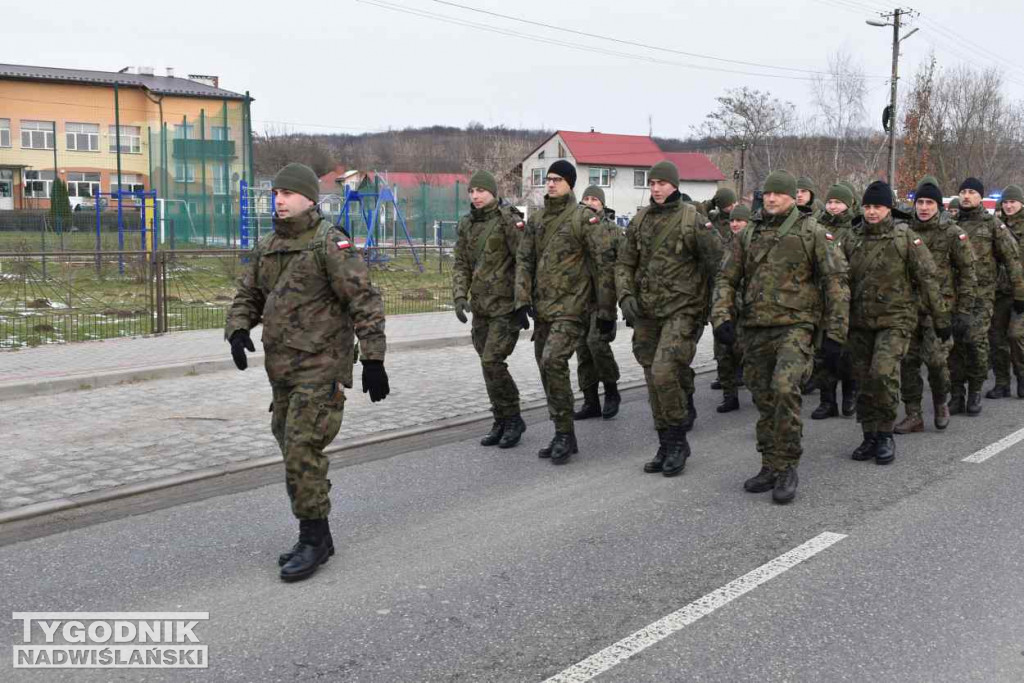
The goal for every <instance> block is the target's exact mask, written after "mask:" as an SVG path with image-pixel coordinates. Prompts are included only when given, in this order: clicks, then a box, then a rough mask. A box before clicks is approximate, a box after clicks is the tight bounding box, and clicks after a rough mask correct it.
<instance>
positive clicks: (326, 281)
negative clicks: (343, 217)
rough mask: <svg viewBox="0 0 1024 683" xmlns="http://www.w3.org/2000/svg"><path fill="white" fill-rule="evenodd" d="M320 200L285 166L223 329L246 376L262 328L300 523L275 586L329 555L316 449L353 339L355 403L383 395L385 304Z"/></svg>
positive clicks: (304, 178)
mask: <svg viewBox="0 0 1024 683" xmlns="http://www.w3.org/2000/svg"><path fill="white" fill-rule="evenodd" d="M319 191H320V186H319V180H318V179H317V177H316V174H315V173H314V172H313V169H311V168H309V167H308V166H303V165H302V164H288V165H287V166H285V167H284V168H283V169H281V171H280V172H279V173H278V174H277V175H276V176H275V177H274V184H273V193H274V219H273V220H274V231H273V232H272V233H271V234H270V235H269V236H267V237H266V238H264V239H262V240H260V242H259V243H258V244H257V245H256V246H255V247H253V250H252V253H251V254H250V255H249V263H248V265H247V267H246V269H245V271H244V272H243V273H242V276H241V277H240V278H239V281H238V291H237V293H236V294H235V299H234V301H233V302H232V304H231V308H230V309H229V310H228V315H227V325H226V326H225V328H224V337H225V339H227V340H228V341H229V342H230V343H231V355H232V357H233V358H234V361H235V365H237V366H238V369H239V370H245V369H246V367H248V360H247V359H246V355H245V351H246V350H249V351H255V350H256V349H255V346H253V343H252V339H251V337H250V335H249V331H250V330H252V329H253V328H254V327H256V326H257V325H259V324H260V323H263V349H264V351H265V352H266V358H265V364H266V369H267V377H268V378H269V379H270V386H271V388H272V389H273V394H274V400H273V403H272V404H271V406H270V410H271V413H272V416H271V431H273V433H274V438H276V439H277V443H278V445H279V446H280V447H281V453H282V455H283V456H284V467H285V482H286V486H287V490H288V498H289V499H290V500H291V506H292V514H294V515H295V517H297V518H298V520H299V540H298V543H296V544H295V546H294V547H293V548H292V549H291V550H290V551H288V552H286V553H283V554H282V555H281V556H280V557H279V558H278V564H279V565H281V578H282V579H283V580H284V581H296V580H299V579H304V578H306V577H308V576H310V575H312V574H313V572H315V571H316V569H317V567H319V566H320V565H321V564H323V563H325V562H327V560H328V558H329V557H330V556H331V555H333V554H334V540H333V539H332V538H331V530H330V527H329V526H328V522H327V517H328V515H329V514H330V512H331V498H330V490H331V481H330V480H329V479H328V478H327V468H328V467H329V465H330V462H329V460H328V459H327V456H326V455H324V448H326V447H327V445H328V444H330V443H331V441H333V440H334V437H335V436H337V434H338V430H339V429H340V428H341V420H342V415H343V412H344V406H345V388H346V387H348V388H351V386H352V363H353V352H354V346H355V344H354V338H355V337H359V346H360V355H361V356H362V364H363V393H369V394H370V400H371V401H373V402H377V401H382V400H384V399H385V398H386V397H387V395H388V393H389V392H390V391H391V389H390V386H389V384H388V376H387V373H386V372H385V371H384V351H385V346H386V340H385V337H384V303H383V301H382V300H381V296H380V292H378V291H377V289H376V288H374V287H373V286H372V285H371V284H370V273H369V270H368V269H367V267H366V263H365V262H364V261H363V257H362V254H360V253H359V251H358V250H357V249H356V248H355V245H354V244H352V242H351V240H350V238H349V236H348V235H346V234H345V233H344V232H341V231H339V230H337V229H335V228H334V226H332V225H331V223H330V221H327V220H326V219H325V218H324V217H323V216H322V215H321V214H320V209H319V207H318V206H317V204H316V202H317V199H318V197H319Z"/></svg>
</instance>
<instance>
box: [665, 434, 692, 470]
mask: <svg viewBox="0 0 1024 683" xmlns="http://www.w3.org/2000/svg"><path fill="white" fill-rule="evenodd" d="M689 457H690V444H688V443H687V442H686V430H685V429H683V428H682V426H681V425H677V426H675V427H669V428H668V429H666V430H665V461H664V462H663V463H662V464H661V473H662V475H664V476H666V477H674V476H676V475H677V474H682V473H683V468H684V467H686V459H687V458H689Z"/></svg>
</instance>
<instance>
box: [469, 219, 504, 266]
mask: <svg viewBox="0 0 1024 683" xmlns="http://www.w3.org/2000/svg"><path fill="white" fill-rule="evenodd" d="M500 222H501V221H494V222H493V223H491V227H489V228H487V229H486V230H484V231H482V232H481V233H480V237H478V238H477V240H476V247H475V248H474V249H473V268H476V264H477V263H479V262H480V257H481V256H483V253H484V249H485V248H486V247H487V240H489V239H490V238H491V235H492V234H494V229H495V228H496V227H498V224H499V223H500Z"/></svg>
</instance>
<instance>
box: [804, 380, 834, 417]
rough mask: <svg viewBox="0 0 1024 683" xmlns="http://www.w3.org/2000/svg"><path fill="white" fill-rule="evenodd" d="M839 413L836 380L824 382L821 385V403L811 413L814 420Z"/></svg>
mask: <svg viewBox="0 0 1024 683" xmlns="http://www.w3.org/2000/svg"><path fill="white" fill-rule="evenodd" d="M837 415H839V407H838V406H837V405H836V385H835V383H834V382H832V383H829V384H824V385H822V387H821V403H819V404H818V407H817V408H815V409H814V412H813V413H811V419H812V420H825V419H827V418H830V417H835V416H837Z"/></svg>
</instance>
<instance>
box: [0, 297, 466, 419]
mask: <svg viewBox="0 0 1024 683" xmlns="http://www.w3.org/2000/svg"><path fill="white" fill-rule="evenodd" d="M386 331H387V336H388V350H389V351H396V350H399V349H413V348H415V349H429V348H440V347H445V346H459V345H462V344H470V343H472V342H471V340H470V338H469V327H468V326H467V325H463V324H462V323H460V322H459V321H458V319H457V318H456V317H455V315H454V314H453V313H449V312H443V313H419V314H415V315H395V316H389V317H388V320H387V328H386ZM254 342H255V343H256V349H257V352H256V353H255V354H251V355H250V358H251V360H250V364H251V365H252V364H255V365H260V364H261V363H262V358H263V349H262V346H261V345H260V343H259V329H257V331H256V337H255V339H254ZM231 368H234V363H233V362H232V360H231V353H230V350H229V348H228V345H227V343H226V342H225V341H224V332H223V330H220V329H216V330H197V331H192V332H172V333H169V334H161V335H152V336H146V337H121V338H118V339H107V340H101V341H89V342H80V343H75V344H54V345H52V346H41V347H38V348H33V349H19V350H17V351H3V352H0V401H5V400H8V399H11V398H21V397H26V396H39V395H43V394H56V393H61V392H65V391H77V390H82V389H96V388H99V387H105V386H111V385H115V384H123V383H127V382H138V381H143V380H150V379H164V378H170V377H185V376H192V375H201V374H206V373H209V372H216V371H219V370H228V369H231Z"/></svg>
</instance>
